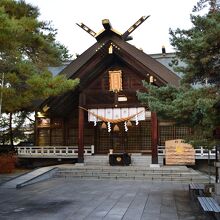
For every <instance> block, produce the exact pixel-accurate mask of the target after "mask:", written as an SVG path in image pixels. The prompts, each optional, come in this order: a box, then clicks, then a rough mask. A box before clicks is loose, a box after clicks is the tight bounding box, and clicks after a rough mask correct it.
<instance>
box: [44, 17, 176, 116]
mask: <svg viewBox="0 0 220 220" xmlns="http://www.w3.org/2000/svg"><path fill="white" fill-rule="evenodd" d="M144 19H146V18H144ZM136 24H139V23H136ZM136 26H137V25H136ZM104 27H105V29H104V31H102V32H101V33H100V34H98V35H96V40H97V42H96V43H95V44H94V45H92V46H91V47H90V48H88V49H87V50H86V51H85V52H84V53H82V54H81V55H80V56H78V57H77V58H76V59H75V60H73V61H72V62H71V63H69V64H68V65H67V66H66V67H65V68H64V69H62V71H61V72H60V73H59V74H65V75H66V76H67V78H68V79H74V78H80V87H79V88H78V89H77V90H76V91H75V92H73V91H70V92H67V93H65V94H63V95H60V96H57V97H51V98H48V99H47V100H45V101H44V102H43V103H42V104H41V107H43V106H44V105H45V104H48V105H49V106H50V107H51V108H54V109H56V112H59V113H60V114H61V113H62V112H63V110H64V108H65V109H67V108H68V107H67V106H70V105H72V104H73V103H74V102H75V103H77V102H78V100H76V99H74V100H73V97H74V94H77V93H78V91H79V90H81V89H83V88H85V87H86V86H87V85H89V84H90V83H91V82H93V81H94V80H95V79H96V78H97V77H98V74H101V72H103V71H105V70H106V69H107V68H109V67H110V66H108V65H111V62H112V60H113V59H114V58H116V59H119V60H120V61H122V62H124V63H126V65H128V66H130V67H131V68H132V69H134V70H135V72H136V73H138V74H141V75H142V76H144V77H143V78H147V76H148V75H152V76H153V77H154V78H155V79H157V80H156V82H155V83H156V84H157V85H158V86H161V85H165V84H171V85H174V86H179V81H180V78H179V77H178V76H177V75H176V74H175V73H173V72H172V71H171V70H170V69H168V68H167V67H165V66H164V65H163V64H161V63H160V62H158V61H157V60H156V59H154V58H152V57H151V56H150V55H147V54H146V53H144V52H143V51H141V50H139V49H137V48H136V47H135V46H133V45H131V44H129V43H128V42H127V41H126V40H127V39H128V38H127V35H126V36H125V35H121V34H119V33H118V32H116V31H115V30H114V29H112V28H111V26H109V25H108V24H107V28H106V26H104ZM126 33H127V32H126ZM110 46H111V47H113V53H112V54H109V47H110Z"/></svg>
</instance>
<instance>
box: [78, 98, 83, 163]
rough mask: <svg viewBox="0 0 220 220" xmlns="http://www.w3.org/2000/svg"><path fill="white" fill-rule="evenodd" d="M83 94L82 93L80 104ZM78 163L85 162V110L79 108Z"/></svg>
mask: <svg viewBox="0 0 220 220" xmlns="http://www.w3.org/2000/svg"><path fill="white" fill-rule="evenodd" d="M81 100H82V95H81V94H80V102H79V103H80V104H81ZM78 163H84V110H83V109H81V108H79V121H78Z"/></svg>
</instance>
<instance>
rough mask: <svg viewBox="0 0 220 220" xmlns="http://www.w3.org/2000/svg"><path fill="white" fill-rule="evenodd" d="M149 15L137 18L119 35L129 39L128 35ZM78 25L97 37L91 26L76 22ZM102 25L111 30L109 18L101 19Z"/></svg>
mask: <svg viewBox="0 0 220 220" xmlns="http://www.w3.org/2000/svg"><path fill="white" fill-rule="evenodd" d="M149 17H150V15H148V16H142V17H141V18H140V19H139V20H137V21H136V22H135V23H134V24H133V25H132V26H131V27H130V28H129V29H128V30H127V31H125V32H124V33H123V34H122V35H121V37H122V38H123V39H124V40H125V41H127V40H131V39H132V37H129V35H130V34H131V33H132V32H133V31H134V30H135V29H136V28H137V27H138V26H140V25H141V24H142V23H143V22H144V21H145V20H146V19H147V18H149ZM76 24H77V25H78V26H79V27H81V28H82V29H83V30H84V31H86V32H87V33H88V34H90V35H91V36H92V37H95V38H96V37H97V36H98V35H99V34H97V33H96V32H95V31H93V30H92V29H91V28H89V27H88V26H86V25H85V24H83V23H80V24H78V23H76ZM102 25H103V27H104V29H105V30H113V29H112V26H111V23H110V21H109V19H103V20H102Z"/></svg>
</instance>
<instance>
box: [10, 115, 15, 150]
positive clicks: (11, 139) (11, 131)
mask: <svg viewBox="0 0 220 220" xmlns="http://www.w3.org/2000/svg"><path fill="white" fill-rule="evenodd" d="M12 115H13V114H12V113H9V137H10V144H11V146H14V141H13V139H14V137H13V129H12Z"/></svg>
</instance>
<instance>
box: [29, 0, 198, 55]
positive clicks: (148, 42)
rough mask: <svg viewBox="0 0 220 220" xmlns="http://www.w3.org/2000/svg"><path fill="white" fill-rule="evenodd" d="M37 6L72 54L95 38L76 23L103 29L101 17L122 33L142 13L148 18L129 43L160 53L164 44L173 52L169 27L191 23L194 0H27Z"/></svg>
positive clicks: (58, 38) (98, 29)
mask: <svg viewBox="0 0 220 220" xmlns="http://www.w3.org/2000/svg"><path fill="white" fill-rule="evenodd" d="M26 2H28V3H31V4H33V5H35V6H38V8H39V9H40V12H41V16H40V19H41V20H44V21H52V24H53V26H54V27H55V28H57V30H58V35H57V40H58V41H59V42H61V43H62V44H64V45H65V46H66V47H67V48H68V49H69V51H70V53H71V54H73V55H74V54H76V53H77V54H81V53H82V52H84V51H85V50H86V49H88V48H89V47H90V46H92V45H93V44H94V43H95V42H96V40H95V38H93V37H92V36H90V35H89V34H88V33H86V32H85V31H83V30H82V29H81V28H80V27H78V26H77V25H76V23H81V22H82V23H84V24H85V25H87V26H88V27H90V28H91V29H92V30H93V31H95V32H99V31H100V30H102V29H103V26H102V22H101V21H102V19H109V20H110V22H111V24H112V27H113V28H114V29H116V30H117V31H119V32H120V33H124V32H125V31H126V30H127V29H128V28H129V27H130V26H131V25H133V24H134V23H135V22H136V21H137V20H138V19H139V18H140V17H141V16H148V15H150V18H148V19H147V20H146V21H145V22H144V23H143V24H142V25H141V26H139V27H138V28H137V29H136V30H135V31H134V32H133V33H132V34H131V36H133V39H134V40H132V41H129V43H131V44H133V45H135V46H136V47H137V48H142V49H143V50H144V52H145V53H148V54H152V53H160V52H161V47H162V45H164V46H165V47H166V51H167V52H173V49H172V47H171V45H170V42H169V38H170V36H169V28H172V29H176V28H177V27H179V28H181V29H188V28H190V27H191V26H192V24H191V22H190V13H191V12H192V8H193V6H194V5H195V4H196V2H197V0H133V1H132V0H109V1H105V0H77V1H74V0H26Z"/></svg>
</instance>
